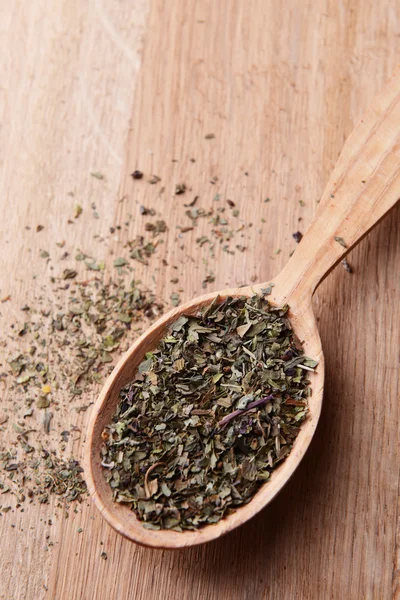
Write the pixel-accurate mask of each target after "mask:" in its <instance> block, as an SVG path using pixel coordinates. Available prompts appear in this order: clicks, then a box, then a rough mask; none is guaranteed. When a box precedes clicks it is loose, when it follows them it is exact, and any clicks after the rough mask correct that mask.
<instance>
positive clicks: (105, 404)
mask: <svg viewBox="0 0 400 600" xmlns="http://www.w3.org/2000/svg"><path fill="white" fill-rule="evenodd" d="M399 196H400V69H397V71H396V72H395V73H394V75H393V77H392V79H391V80H390V81H389V83H388V84H387V86H386V88H385V89H384V90H383V92H382V93H381V94H380V95H379V96H377V97H376V98H375V100H374V102H373V104H372V106H371V107H370V109H369V110H368V111H367V113H366V114H365V115H364V118H363V119H362V120H361V122H360V123H359V124H358V125H357V127H356V128H355V130H354V131H353V133H352V135H351V136H350V138H349V139H348V140H347V142H346V144H345V146H344V148H343V151H342V153H341V155H340V157H339V160H338V162H337V165H336V167H335V169H334V171H333V173H332V175H331V177H330V179H329V181H328V184H327V187H326V189H325V191H324V193H323V195H322V199H321V202H320V204H319V207H318V211H317V214H316V216H315V218H314V220H313V222H312V223H311V225H310V228H309V230H308V231H307V233H306V235H305V236H304V238H303V239H302V241H301V242H300V244H299V246H298V248H297V250H296V252H295V253H294V255H293V256H292V257H291V259H290V260H289V262H288V264H287V265H286V267H285V268H284V270H283V271H282V272H281V273H280V274H279V275H278V276H277V277H276V278H274V279H273V280H272V281H271V282H269V283H266V284H258V285H255V286H248V287H243V288H239V289H226V290H223V291H221V292H214V293H211V294H207V295H204V296H200V297H199V298H196V299H194V300H191V301H190V302H187V303H186V304H183V305H181V306H179V307H178V308H175V309H174V310H172V311H170V312H169V313H168V314H166V315H164V316H163V317H161V318H160V319H159V320H158V321H157V322H156V323H155V324H154V325H152V327H150V328H149V329H148V330H147V331H146V332H145V333H144V334H143V335H142V336H141V337H140V338H139V339H138V340H137V341H136V342H135V343H134V344H133V345H132V346H131V348H130V349H129V350H128V352H127V353H126V354H125V355H124V356H123V357H122V358H121V360H120V361H119V363H118V364H117V366H116V367H115V369H114V371H113V372H112V374H111V375H110V377H109V379H108V381H107V382H106V384H105V386H104V388H103V390H102V392H101V394H100V396H99V398H98V400H97V402H96V404H95V406H94V408H93V412H92V415H91V420H90V424H89V431H88V438H87V443H86V449H85V452H86V455H85V472H86V478H87V484H88V489H89V493H90V495H91V497H92V499H93V501H94V503H95V505H96V506H97V508H98V509H99V510H100V512H101V514H102V515H103V516H104V518H105V519H106V520H107V521H108V523H109V524H110V525H111V526H112V527H114V529H116V530H117V531H118V532H119V533H121V534H122V535H124V536H125V537H126V538H128V539H130V540H132V541H134V542H136V543H138V544H142V545H144V546H150V547H153V548H172V549H177V548H186V547H188V546H194V545H196V544H202V543H204V542H208V541H211V540H213V539H216V538H219V537H221V536H222V535H224V534H226V533H228V532H229V531H231V530H232V529H235V528H236V527H238V526H239V525H241V524H242V523H245V522H246V521H247V520H248V519H250V518H251V517H253V516H254V515H255V514H257V513H258V512H259V511H260V510H261V509H262V508H264V507H265V506H266V505H267V504H268V503H269V502H271V500H272V499H273V498H274V497H275V496H276V495H277V494H278V492H279V491H280V490H281V489H282V488H283V486H284V485H285V484H286V483H287V481H288V480H289V478H290V477H291V475H292V474H293V473H294V471H295V470H296V468H297V466H298V465H299V463H300V461H301V459H302V458H303V456H304V454H305V452H306V450H307V448H308V446H309V445H310V442H311V440H312V437H313V435H314V432H315V429H316V426H317V423H318V419H319V416H320V413H321V407H322V397H323V384H324V358H323V353H322V347H321V341H320V337H319V333H318V328H317V324H316V320H315V317H314V314H313V310H312V295H313V293H314V291H315V289H316V288H317V286H318V285H319V283H320V282H321V281H322V280H323V279H324V278H325V277H326V275H327V274H328V273H329V272H330V271H331V270H332V269H333V268H334V267H335V265H336V264H337V263H338V262H339V261H340V260H341V259H343V257H344V256H345V255H346V254H347V253H348V252H349V251H350V250H351V248H353V247H354V246H355V245H356V244H357V243H358V242H359V241H360V240H361V239H362V238H363V237H364V236H365V235H366V234H367V233H368V231H369V230H370V229H372V227H374V226H375V225H376V224H377V223H378V222H379V220H380V219H381V218H382V217H383V216H384V215H385V214H386V213H387V212H388V211H389V210H390V209H391V208H393V206H394V205H395V204H396V203H397V201H398V199H399ZM270 283H273V284H274V285H273V287H272V293H271V295H270V296H268V300H269V301H270V302H271V303H272V304H274V305H282V304H284V303H287V304H288V305H289V307H290V310H289V314H288V316H289V319H290V321H291V324H292V327H293V330H294V332H295V334H296V335H297V337H298V338H299V340H300V341H301V342H302V343H303V349H304V352H305V354H306V355H307V356H310V357H312V358H313V359H315V360H318V361H319V364H318V367H317V369H316V371H315V372H313V373H310V377H309V379H310V381H311V389H312V395H311V396H310V398H309V412H308V416H307V419H306V420H305V422H304V423H303V424H302V426H301V429H300V433H299V435H298V437H297V438H296V440H295V442H294V444H293V447H292V450H291V452H290V454H289V455H288V456H287V458H285V460H284V461H283V462H282V463H281V464H280V465H279V466H278V467H277V468H275V469H274V471H273V472H272V474H271V477H270V479H269V481H268V482H266V483H265V484H264V485H263V486H262V487H261V488H260V490H259V491H258V492H257V494H256V495H255V496H254V497H253V498H252V500H251V501H250V502H249V503H248V504H246V505H244V506H241V507H240V508H238V509H236V510H235V511H234V512H233V513H232V514H230V515H229V516H227V517H225V518H224V519H222V520H221V521H219V522H218V523H216V524H212V525H206V526H205V527H202V528H201V529H198V530H195V531H184V532H182V533H180V532H176V531H171V530H159V531H154V530H149V529H145V528H144V527H143V524H142V523H141V522H140V521H139V520H138V519H137V518H136V516H135V514H134V513H133V511H131V510H130V509H129V508H128V507H127V506H124V505H123V504H119V503H117V502H114V501H113V499H112V491H111V488H110V487H109V484H108V483H107V481H106V479H105V477H104V473H103V468H102V466H101V454H100V449H101V445H102V443H103V441H102V437H101V434H102V432H103V430H104V427H105V426H106V425H108V424H110V422H111V421H112V418H113V416H114V414H115V411H116V407H117V404H118V402H119V392H120V390H121V388H122V387H123V386H125V385H126V384H127V383H129V382H130V381H131V380H132V378H133V376H134V374H135V371H136V369H137V367H138V366H139V364H140V362H141V361H142V359H143V357H144V355H145V353H146V352H148V351H150V350H152V349H154V348H155V347H156V346H157V344H158V342H159V341H160V340H161V338H162V337H163V336H164V335H165V333H166V331H167V329H168V327H169V325H171V324H172V323H173V322H174V321H176V320H177V319H178V318H179V316H181V315H183V314H184V315H190V314H194V313H196V312H197V311H198V309H199V308H201V307H202V306H204V305H207V304H209V303H211V302H212V301H213V300H214V299H215V298H216V297H217V296H218V297H219V298H220V299H221V301H223V300H225V299H226V298H227V297H229V296H233V297H236V296H252V295H254V294H256V293H261V291H262V289H265V288H266V287H268V285H270Z"/></svg>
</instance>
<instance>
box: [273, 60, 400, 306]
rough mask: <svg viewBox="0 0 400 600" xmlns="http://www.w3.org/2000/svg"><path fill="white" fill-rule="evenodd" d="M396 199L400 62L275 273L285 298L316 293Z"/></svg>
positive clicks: (398, 189)
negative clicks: (301, 234) (292, 249)
mask: <svg viewBox="0 0 400 600" xmlns="http://www.w3.org/2000/svg"><path fill="white" fill-rule="evenodd" d="M399 198H400V66H399V67H398V68H397V69H396V71H395V72H394V74H393V76H392V78H391V79H390V81H389V83H388V84H387V85H386V87H385V88H384V90H383V91H382V92H381V93H380V94H379V95H378V96H377V97H376V98H375V99H374V101H373V102H372V105H371V106H370V107H369V109H368V110H367V112H366V113H365V115H364V117H363V118H362V119H361V121H360V122H359V124H358V125H357V126H356V128H355V129H354V131H353V133H352V134H351V135H350V137H349V138H348V140H347V141H346V143H345V145H344V148H343V150H342V153H341V154H340V156H339V159H338V162H337V164H336V167H335V169H334V170H333V173H332V175H331V177H330V179H329V181H328V184H327V186H326V188H325V191H324V193H323V196H322V199H321V202H320V204H319V207H318V210H317V213H316V215H315V217H314V220H313V221H312V223H311V225H310V228H309V229H308V231H307V233H306V235H305V236H304V237H303V239H302V241H301V242H300V244H299V246H298V248H297V249H296V252H295V253H294V254H293V256H292V257H291V259H290V260H289V262H288V263H287V265H286V267H285V268H284V270H283V271H282V272H281V274H280V275H279V276H278V277H277V280H276V281H277V282H278V280H279V286H280V288H281V290H283V292H284V294H283V295H284V297H285V298H288V297H296V298H297V299H299V300H302V299H303V296H310V295H312V294H313V293H314V291H315V290H316V288H317V286H318V285H319V283H320V282H321V281H322V280H323V279H324V278H325V277H326V275H328V273H329V272H330V271H331V270H332V269H333V268H334V267H335V265H336V264H337V263H338V262H339V261H340V260H341V259H342V258H343V257H344V256H345V255H346V254H347V252H348V251H349V250H351V248H353V247H354V246H355V245H356V244H358V242H359V241H360V240H361V239H362V238H363V237H364V236H365V235H366V234H367V233H368V231H369V230H370V229H372V227H374V226H375V225H376V224H377V223H378V222H379V220H380V219H381V218H382V217H383V216H384V215H385V214H386V213H387V212H388V211H389V210H390V209H391V208H392V207H393V206H394V205H395V204H396V202H397V201H398V200H399Z"/></svg>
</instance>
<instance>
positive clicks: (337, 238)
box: [335, 235, 347, 248]
mask: <svg viewBox="0 0 400 600" xmlns="http://www.w3.org/2000/svg"><path fill="white" fill-rule="evenodd" d="M335 242H337V243H338V244H340V245H341V246H343V248H347V244H346V242H345V241H344V239H343V238H342V237H339V236H338V235H335Z"/></svg>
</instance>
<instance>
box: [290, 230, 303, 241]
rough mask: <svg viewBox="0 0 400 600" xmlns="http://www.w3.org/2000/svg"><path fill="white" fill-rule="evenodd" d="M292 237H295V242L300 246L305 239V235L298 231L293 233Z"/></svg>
mask: <svg viewBox="0 0 400 600" xmlns="http://www.w3.org/2000/svg"><path fill="white" fill-rule="evenodd" d="M292 235H293V238H294V241H295V242H296V243H297V244H300V242H301V240H302V239H303V234H302V233H301V232H300V231H296V233H293V234H292Z"/></svg>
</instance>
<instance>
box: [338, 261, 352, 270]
mask: <svg viewBox="0 0 400 600" xmlns="http://www.w3.org/2000/svg"><path fill="white" fill-rule="evenodd" d="M340 262H341V263H342V265H343V267H344V269H345V271H347V272H348V273H352V272H353V269H352V267H351V265H349V263H348V261H347V258H344V259H343V260H342V261H340Z"/></svg>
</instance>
